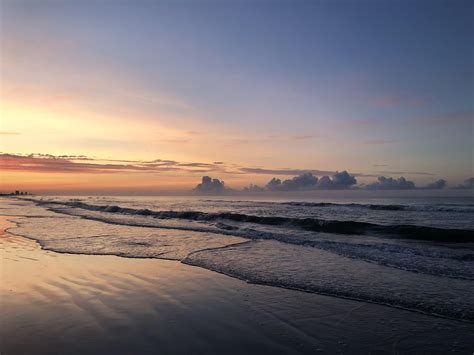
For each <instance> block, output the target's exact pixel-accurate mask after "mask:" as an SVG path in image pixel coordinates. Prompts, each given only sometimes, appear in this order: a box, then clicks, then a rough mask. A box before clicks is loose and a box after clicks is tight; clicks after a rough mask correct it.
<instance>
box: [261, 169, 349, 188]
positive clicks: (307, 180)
mask: <svg viewBox="0 0 474 355" xmlns="http://www.w3.org/2000/svg"><path fill="white" fill-rule="evenodd" d="M355 184H357V180H356V178H355V177H354V176H352V175H350V174H349V173H348V172H347V171H343V172H340V173H339V172H336V173H335V174H334V175H333V176H332V179H331V178H330V177H329V176H327V175H325V176H323V177H321V178H320V179H318V178H317V177H316V176H314V175H313V174H312V173H310V172H306V173H303V174H300V175H298V176H295V177H293V178H291V179H288V180H284V181H281V180H280V179H277V178H273V179H272V180H270V181H269V182H268V184H267V185H266V187H267V189H268V190H270V191H301V190H303V191H306V190H316V189H320V190H336V189H348V188H350V187H352V186H353V185H355Z"/></svg>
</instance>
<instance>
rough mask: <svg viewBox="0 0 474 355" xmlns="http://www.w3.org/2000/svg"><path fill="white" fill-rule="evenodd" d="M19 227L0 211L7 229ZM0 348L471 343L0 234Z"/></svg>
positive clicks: (173, 267) (336, 347) (359, 313)
mask: <svg viewBox="0 0 474 355" xmlns="http://www.w3.org/2000/svg"><path fill="white" fill-rule="evenodd" d="M14 227H15V225H14V224H13V223H10V222H8V220H7V218H5V217H4V218H2V219H1V220H0V230H2V229H5V228H11V231H12V232H14ZM0 254H1V259H0V260H1V261H0V309H1V316H0V353H1V354H2V355H10V354H33V353H34V354H66V353H67V354H83V353H88V354H103V353H108V354H155V353H161V354H168V353H173V354H210V353H226V354H229V353H231V354H243V353H258V354H262V353H318V352H319V353H328V354H334V353H348V354H349V353H376V354H383V353H393V354H400V353H418V354H420V353H426V354H428V353H429V354H436V353H438V354H444V353H448V352H450V353H461V354H462V353H465V354H472V351H473V350H474V340H473V337H471V336H472V334H474V325H473V324H468V323H463V322H458V321H453V320H447V319H442V318H436V317H431V316H426V315H422V314H419V313H414V312H408V311H403V310H399V309H394V308H389V307H384V306H379V305H374V304H367V303H362V302H356V301H350V300H343V299H338V298H334V297H326V296H320V295H315V294H309V293H304V292H298V291H291V290H285V289H280V288H275V287H269V286H261V285H252V284H247V283H245V282H242V281H240V280H236V279H233V278H230V277H227V276H225V275H221V274H217V273H214V272H211V271H208V270H204V269H201V268H197V267H192V266H189V265H184V264H181V263H179V262H177V261H166V260H156V259H130V258H121V257H116V256H94V255H70V254H59V253H55V252H51V251H46V250H42V249H41V248H40V246H39V245H38V244H37V243H36V242H35V241H33V240H29V239H26V238H23V237H18V236H14V235H12V234H10V233H8V232H3V233H1V234H0Z"/></svg>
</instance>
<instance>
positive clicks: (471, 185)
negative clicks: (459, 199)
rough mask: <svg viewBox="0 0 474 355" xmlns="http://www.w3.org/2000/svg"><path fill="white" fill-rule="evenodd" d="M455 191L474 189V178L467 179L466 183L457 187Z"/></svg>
mask: <svg viewBox="0 0 474 355" xmlns="http://www.w3.org/2000/svg"><path fill="white" fill-rule="evenodd" d="M455 189H459V190H472V189H474V177H472V178H469V179H467V180H466V181H464V184H461V185H458V186H456V187H455Z"/></svg>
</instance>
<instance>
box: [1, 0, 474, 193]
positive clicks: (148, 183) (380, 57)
mask: <svg viewBox="0 0 474 355" xmlns="http://www.w3.org/2000/svg"><path fill="white" fill-rule="evenodd" d="M473 13H474V5H473V3H472V2H470V1H459V0H450V1H436V0H429V1H428V0H427V1H415V0H405V1H401V0H393V1H384V0H379V1H366V0H360V1H355V0H351V1H349V0H348V1H342V0H335V1H329V0H327V1H323V0H319V1H302V0H297V1H271V0H252V1H250V0H245V1H244V0H240V1H239V0H237V1H229V0H222V1H197V0H196V1H185V0H177V1H151V0H150V1H148V0H138V1H131V0H128V1H123V0H117V1H112V0H96V1H92V0H83V1H68V0H54V1H50V0H45V1H35V0H27V1H24V0H14V1H13V0H2V1H1V3H0V20H1V21H0V23H1V24H0V40H1V42H0V50H1V51H0V60H1V61H0V75H1V76H0V84H1V85H0V105H1V107H0V110H1V111H0V114H1V117H0V118H1V121H0V124H1V125H0V151H1V152H2V153H1V156H0V168H1V176H0V178H1V180H2V181H1V182H2V188H1V189H0V190H8V189H17V188H22V189H27V190H31V191H38V192H41V191H59V192H61V191H63V192H64V191H83V192H91V191H97V190H114V189H115V190H117V191H123V192H127V191H133V190H136V189H139V190H144V191H147V190H150V191H151V190H153V191H175V190H176V191H178V190H186V189H190V188H191V187H193V186H194V185H196V183H198V182H199V181H200V179H201V176H203V175H210V176H212V177H216V178H219V179H223V180H225V182H226V184H227V185H228V186H232V187H235V188H240V187H243V186H246V185H248V184H249V183H254V184H260V185H264V184H265V183H266V182H268V181H269V180H270V179H271V178H272V177H278V178H281V179H286V178H289V177H291V176H294V175H298V174H300V173H302V172H305V171H311V172H313V173H314V174H315V175H317V176H321V175H331V174H333V173H335V172H336V171H343V170H347V171H349V172H350V173H351V174H353V175H355V176H356V177H357V180H358V182H360V183H370V182H372V181H374V180H376V179H377V177H378V176H381V175H383V176H386V177H393V178H398V177H400V176H404V177H405V178H407V179H409V180H412V181H414V182H415V183H417V185H426V184H429V183H432V182H433V181H436V180H438V179H441V178H443V179H446V180H447V181H448V186H454V185H456V184H459V183H462V182H463V181H464V180H466V179H468V178H470V177H472V176H473V175H474V173H473V146H474V145H473V137H474V130H473V118H474V107H473V102H474V65H473V63H474V61H473V53H474V51H473V43H474V42H473V40H472V34H473V33H474V32H473V30H474V20H473V19H474V16H473Z"/></svg>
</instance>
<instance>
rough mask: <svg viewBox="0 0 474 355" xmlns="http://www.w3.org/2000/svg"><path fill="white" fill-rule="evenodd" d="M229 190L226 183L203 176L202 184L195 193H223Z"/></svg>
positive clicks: (198, 185)
mask: <svg viewBox="0 0 474 355" xmlns="http://www.w3.org/2000/svg"><path fill="white" fill-rule="evenodd" d="M228 190H229V189H227V188H226V187H225V184H224V181H222V180H219V179H213V178H211V177H210V176H203V177H202V180H201V183H200V184H197V186H196V187H195V188H194V191H196V192H199V193H222V192H225V191H228Z"/></svg>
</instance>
